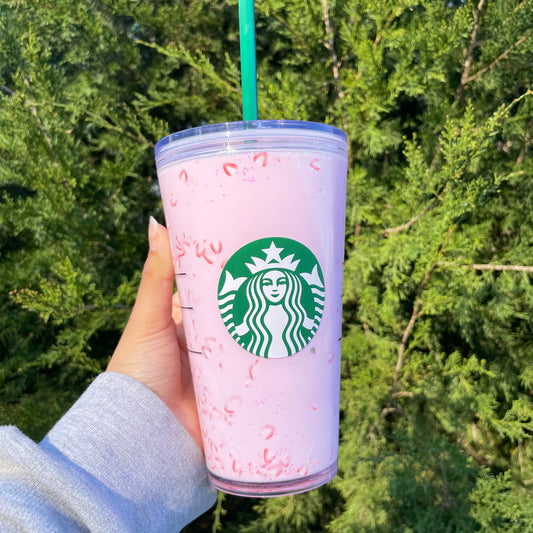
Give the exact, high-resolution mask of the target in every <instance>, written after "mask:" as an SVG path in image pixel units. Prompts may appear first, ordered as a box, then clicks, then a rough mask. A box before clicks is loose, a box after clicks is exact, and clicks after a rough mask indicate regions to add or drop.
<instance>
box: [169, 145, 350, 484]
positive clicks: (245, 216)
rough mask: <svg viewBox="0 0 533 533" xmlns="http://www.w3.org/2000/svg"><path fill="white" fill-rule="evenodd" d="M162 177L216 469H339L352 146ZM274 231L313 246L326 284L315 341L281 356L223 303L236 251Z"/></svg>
mask: <svg viewBox="0 0 533 533" xmlns="http://www.w3.org/2000/svg"><path fill="white" fill-rule="evenodd" d="M159 182H160V187H161V195H162V198H163V205H164V211H165V217H166V222H167V226H168V228H169V233H170V240H171V247H172V253H173V260H174V266H175V271H176V273H177V276H176V279H177V285H178V290H179V293H180V299H181V303H182V306H183V307H184V310H183V317H184V325H185V331H186V336H187V344H188V348H189V354H190V360H191V366H192V369H193V376H194V387H195V391H196V399H197V404H198V411H199V416H200V423H201V428H202V435H203V440H204V449H205V455H206V460H207V465H208V469H209V471H210V472H211V473H212V474H214V476H215V477H216V478H220V479H223V480H226V481H228V482H230V483H231V482H236V483H238V484H242V483H250V484H261V483H280V482H290V481H291V480H298V479H302V478H306V477H307V476H312V475H314V474H317V473H319V472H322V471H324V470H326V469H328V468H331V467H332V465H335V464H336V460H337V448H338V417H339V376H340V337H341V293H342V263H343V254H344V238H343V237H344V223H345V218H344V217H345V186H346V156H345V155H342V154H338V153H333V151H329V152H328V151H321V150H320V149H319V148H317V149H313V150H309V151H305V150H303V151H302V150H296V149H295V150H291V149H274V150H270V151H264V150H256V151H254V150H253V149H247V151H241V152H238V153H232V152H231V151H230V150H228V153H223V154H217V155H209V156H205V157H200V158H189V159H186V160H183V161H179V162H175V163H171V164H169V165H168V166H166V167H163V168H162V169H159ZM267 237H285V238H288V239H293V240H296V241H298V242H300V243H302V244H303V245H305V246H306V247H307V248H309V249H310V250H311V251H312V252H313V254H314V255H315V257H316V258H317V259H318V261H319V263H320V266H321V268H322V272H323V276H324V286H325V290H326V295H325V304H324V311H323V316H322V319H321V322H320V326H319V328H318V330H317V332H316V334H315V336H314V337H313V338H312V340H311V341H310V342H309V343H308V344H307V345H306V346H305V347H304V348H303V349H302V350H301V351H299V352H297V353H295V354H294V355H291V356H289V357H281V358H273V359H270V358H263V357H258V356H256V355H254V354H252V353H250V352H247V351H246V350H245V349H244V348H243V347H241V346H239V344H238V343H237V342H236V341H235V340H234V339H233V338H232V337H231V335H230V334H229V333H228V330H227V329H226V327H225V325H224V323H223V321H222V318H221V316H220V311H219V306H218V301H217V288H218V283H219V278H220V275H221V272H222V269H223V268H224V266H225V264H226V262H227V261H228V259H229V258H230V257H231V256H232V255H233V254H234V253H235V252H236V251H237V250H239V249H240V248H241V247H243V246H244V245H245V244H247V243H249V242H252V241H255V240H257V239H263V238H267ZM189 307H190V308H191V309H189ZM289 484H290V483H289ZM258 491H259V492H260V490H258Z"/></svg>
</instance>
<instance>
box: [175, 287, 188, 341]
mask: <svg viewBox="0 0 533 533" xmlns="http://www.w3.org/2000/svg"><path fill="white" fill-rule="evenodd" d="M172 319H173V320H174V323H175V324H176V333H177V334H178V342H179V344H180V346H181V348H182V349H183V350H186V349H187V339H186V337H185V327H184V326H183V311H182V307H181V303H180V297H179V294H178V293H177V292H175V293H174V296H172Z"/></svg>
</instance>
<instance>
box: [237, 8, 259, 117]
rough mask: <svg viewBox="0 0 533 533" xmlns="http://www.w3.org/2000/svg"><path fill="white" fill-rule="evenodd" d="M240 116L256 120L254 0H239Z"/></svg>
mask: <svg viewBox="0 0 533 533" xmlns="http://www.w3.org/2000/svg"><path fill="white" fill-rule="evenodd" d="M239 33H240V44H241V83H242V118H243V120H257V74H256V64H255V24H254V0H239Z"/></svg>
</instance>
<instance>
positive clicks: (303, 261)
mask: <svg viewBox="0 0 533 533" xmlns="http://www.w3.org/2000/svg"><path fill="white" fill-rule="evenodd" d="M324 299H325V288H324V277H323V275H322V269H321V268H320V265H319V264H318V261H317V259H316V257H315V256H314V255H313V253H312V252H311V250H309V248H307V247H305V246H304V245H303V244H301V243H299V242H297V241H294V240H292V239H285V238H283V237H269V238H266V239H259V240H257V241H253V242H251V243H249V244H247V245H245V246H243V247H242V248H241V249H239V250H237V251H236V252H235V253H234V254H233V255H232V256H231V258H230V259H229V261H228V262H227V263H226V266H225V267H224V269H223V270H222V273H221V275H220V280H219V283H218V306H219V309H220V315H221V317H222V320H223V322H224V325H225V326H226V328H227V330H228V332H229V333H230V335H231V336H232V337H233V338H234V339H235V341H237V342H238V343H239V344H240V345H241V346H242V347H243V348H244V349H245V350H248V351H249V352H251V353H253V354H254V355H257V356H259V357H267V358H269V359H271V358H280V357H288V356H289V355H293V354H295V353H296V352H299V351H300V350H301V349H302V348H303V347H304V346H306V344H307V343H308V342H309V341H310V340H311V339H312V338H313V337H314V335H315V333H316V331H317V329H318V326H319V324H320V320H321V319H322V314H323V312H324Z"/></svg>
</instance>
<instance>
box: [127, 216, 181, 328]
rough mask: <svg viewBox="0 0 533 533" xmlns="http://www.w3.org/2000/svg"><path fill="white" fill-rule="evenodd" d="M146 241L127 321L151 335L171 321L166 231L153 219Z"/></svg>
mask: <svg viewBox="0 0 533 533" xmlns="http://www.w3.org/2000/svg"><path fill="white" fill-rule="evenodd" d="M148 238H149V242H150V251H149V252H148V257H147V259H146V262H145V264H144V269H143V273H142V279H141V284H140V286H139V291H138V293H137V299H136V301H135V306H134V308H133V312H132V315H131V319H130V321H132V322H133V323H134V324H135V327H139V328H141V329H142V330H143V331H154V332H155V331H158V330H160V329H163V328H165V327H166V326H168V324H169V321H170V320H171V317H172V293H173V290H174V268H173V265H172V254H171V251H170V243H169V240H168V233H167V230H166V228H165V227H164V226H162V225H161V224H158V223H157V222H156V220H155V219H154V218H153V217H150V225H149V230H148Z"/></svg>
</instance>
